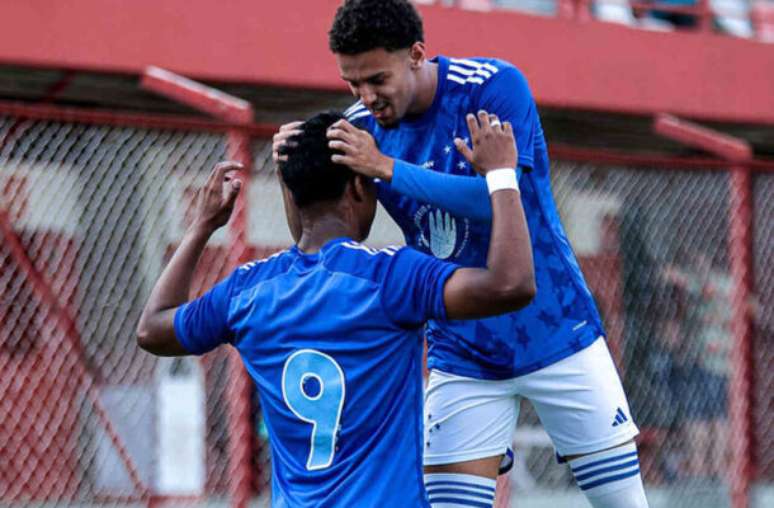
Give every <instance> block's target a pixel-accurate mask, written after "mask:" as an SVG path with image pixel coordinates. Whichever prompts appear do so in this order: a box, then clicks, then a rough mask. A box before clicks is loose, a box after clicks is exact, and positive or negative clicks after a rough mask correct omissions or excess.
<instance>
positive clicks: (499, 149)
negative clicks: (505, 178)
mask: <svg viewBox="0 0 774 508" xmlns="http://www.w3.org/2000/svg"><path fill="white" fill-rule="evenodd" d="M465 120H467V122H468V130H469V131H470V141H471V143H472V144H473V149H472V150H471V149H470V147H469V146H468V145H466V144H465V142H464V141H463V140H462V139H460V138H455V140H454V146H456V147H457V150H458V151H459V152H460V153H461V154H462V156H463V157H465V160H467V161H468V162H469V163H470V164H471V165H472V166H473V169H475V170H476V171H477V172H478V173H480V174H482V175H486V174H487V172H489V171H491V170H493V169H502V168H514V169H516V162H517V161H518V153H517V151H516V140H515V139H514V137H513V127H512V126H511V123H510V122H502V123H501V122H500V119H499V118H497V115H490V114H489V113H487V112H486V111H483V110H482V111H479V112H478V116H477V117H476V115H473V114H472V113H471V114H468V116H467V117H465Z"/></svg>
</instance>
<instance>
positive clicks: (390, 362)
mask: <svg viewBox="0 0 774 508" xmlns="http://www.w3.org/2000/svg"><path fill="white" fill-rule="evenodd" d="M456 268H457V267H456V265H454V264H451V263H448V262H443V261H440V260H438V259H435V258H433V257H431V256H427V255H425V254H422V253H420V252H417V251H416V250H414V249H411V248H409V247H404V248H401V249H398V248H387V249H382V250H379V251H376V250H373V249H370V248H368V247H366V246H364V245H362V244H360V243H356V242H354V241H352V240H349V239H346V238H340V239H336V240H332V241H330V242H328V243H327V244H326V245H325V246H323V248H322V249H321V250H320V251H319V252H318V253H317V254H304V253H302V252H301V251H300V250H298V249H297V248H295V247H293V248H291V249H290V250H288V251H284V252H281V253H279V254H276V255H274V256H272V257H271V258H268V259H266V260H263V261H256V262H252V263H248V264H247V265H244V266H242V267H240V268H238V269H237V270H235V271H234V272H233V273H232V274H231V275H230V276H229V277H227V278H226V279H225V280H223V281H222V282H220V283H219V284H217V285H216V286H214V287H213V288H212V289H211V290H210V291H209V292H207V293H206V294H205V295H203V296H202V297H200V298H198V299H196V300H194V301H192V302H190V303H187V304H185V305H183V306H182V307H180V308H179V309H178V311H177V312H176V314H175V334H176V337H177V339H178V340H179V341H180V343H181V344H182V345H183V346H184V347H185V348H186V349H187V350H188V351H189V352H191V353H192V354H203V353H205V352H207V351H210V350H212V349H213V348H215V347H217V346H218V345H220V344H224V343H227V344H230V345H231V346H233V347H234V348H236V350H237V351H238V352H239V354H240V355H241V358H242V361H243V362H244V365H245V367H246V369H247V371H248V373H249V374H250V376H251V377H252V379H253V380H254V381H255V383H256V385H257V387H258V393H259V396H260V401H261V408H262V410H263V416H264V420H265V422H266V426H267V429H268V431H269V441H270V444H271V451H272V473H273V474H272V506H273V507H275V508H280V507H282V508H284V507H292V508H304V507H310V508H311V507H315V508H317V507H351V506H366V507H367V506H373V507H383V506H387V507H403V506H424V507H429V506H430V505H429V504H428V502H427V496H426V493H425V489H424V485H423V482H422V370H423V369H422V367H423V365H422V327H423V326H424V323H425V321H426V320H427V319H430V318H437V319H443V318H444V317H445V316H446V310H445V306H444V302H443V286H444V284H445V283H446V280H447V279H448V277H449V276H450V275H451V274H452V273H453V271H454V270H455V269H456ZM247 438H248V437H247V436H245V439H247ZM396 487H398V488H396Z"/></svg>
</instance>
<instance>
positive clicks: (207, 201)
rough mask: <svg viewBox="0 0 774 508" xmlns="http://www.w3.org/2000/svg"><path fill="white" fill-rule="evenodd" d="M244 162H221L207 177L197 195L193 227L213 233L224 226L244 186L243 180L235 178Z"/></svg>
mask: <svg viewBox="0 0 774 508" xmlns="http://www.w3.org/2000/svg"><path fill="white" fill-rule="evenodd" d="M242 168H243V166H242V164H240V163H238V162H234V161H225V162H219V163H218V164H216V165H215V168H214V169H213V170H212V173H210V176H209V177H207V182H206V183H205V184H204V187H202V188H201V189H199V192H198V193H197V195H196V215H195V216H194V220H193V227H195V228H200V229H203V230H204V231H206V232H207V233H212V232H214V231H215V230H216V229H218V228H219V227H222V226H224V225H225V224H226V223H227V222H228V220H229V218H231V212H232V211H233V210H234V203H235V202H236V198H237V196H238V195H239V190H240V189H241V188H242V182H241V181H240V180H238V179H236V178H234V176H235V175H234V174H233V173H234V171H240V170H241V169H242Z"/></svg>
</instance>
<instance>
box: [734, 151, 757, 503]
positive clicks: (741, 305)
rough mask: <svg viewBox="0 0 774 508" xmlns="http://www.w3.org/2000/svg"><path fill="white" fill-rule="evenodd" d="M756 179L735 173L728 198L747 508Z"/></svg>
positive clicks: (738, 461)
mask: <svg viewBox="0 0 774 508" xmlns="http://www.w3.org/2000/svg"><path fill="white" fill-rule="evenodd" d="M751 188H752V178H751V175H750V169H749V168H747V167H744V166H735V167H733V168H732V169H731V175H730V189H729V190H730V193H729V194H730V195H729V212H730V217H729V238H728V248H729V252H730V254H731V276H732V280H733V282H734V286H733V292H732V300H731V306H732V308H731V333H732V335H733V338H734V346H735V347H734V348H732V349H731V383H730V386H729V391H730V392H731V393H732V394H733V396H731V397H729V398H728V404H729V413H730V417H731V432H730V435H731V436H732V437H731V446H732V451H733V453H732V456H731V466H732V467H731V470H732V471H733V473H734V474H733V475H732V477H731V485H730V490H731V506H733V508H747V506H749V489H750V483H751V478H752V475H753V467H752V465H753V462H752V457H751V454H752V439H753V435H752V433H753V426H752V381H751V375H752V367H753V366H752V357H751V354H752V348H751V342H752V315H751V312H750V304H751V299H752V291H753V287H752V286H753V284H752V280H753V256H752V251H753V245H752V226H753V213H752V191H751Z"/></svg>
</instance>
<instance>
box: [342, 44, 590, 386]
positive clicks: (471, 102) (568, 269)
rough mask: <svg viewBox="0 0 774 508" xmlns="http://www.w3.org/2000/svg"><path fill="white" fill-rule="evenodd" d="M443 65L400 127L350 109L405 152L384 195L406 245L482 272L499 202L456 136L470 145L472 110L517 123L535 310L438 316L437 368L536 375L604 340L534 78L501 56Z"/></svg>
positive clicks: (383, 145) (433, 355)
mask: <svg viewBox="0 0 774 508" xmlns="http://www.w3.org/2000/svg"><path fill="white" fill-rule="evenodd" d="M433 61H434V62H435V63H437V64H438V86H437V89H436V93H435V98H434V100H433V103H432V106H431V107H430V109H429V110H427V111H426V112H425V113H423V114H421V115H419V116H417V117H407V118H404V119H403V120H401V122H400V123H399V124H398V125H397V126H395V127H391V128H383V127H381V126H380V125H379V124H378V123H377V122H376V120H375V119H374V118H373V117H372V116H371V114H370V113H369V111H368V110H367V109H366V108H365V107H364V106H363V105H362V104H360V103H356V104H355V105H353V106H352V107H351V108H349V109H348V110H347V111H346V112H345V113H346V116H347V118H348V119H349V120H350V121H351V122H353V123H354V124H355V125H356V126H358V127H361V128H364V129H367V130H368V131H369V132H371V133H372V134H373V135H374V137H375V139H376V141H377V144H378V146H379V148H380V150H381V151H382V152H384V153H385V154H386V155H389V156H390V157H394V158H395V159H396V163H395V166H394V174H393V179H392V182H391V183H389V184H387V183H385V182H380V184H379V200H380V201H381V203H382V205H384V207H385V209H386V210H387V212H388V213H389V214H390V215H391V216H392V218H393V219H394V220H395V221H396V222H397V224H398V225H399V226H400V228H401V229H402V231H403V233H404V235H405V238H406V243H408V244H409V245H411V246H412V247H415V248H416V249H418V250H421V251H423V252H426V253H429V254H432V255H434V256H436V257H437V258H440V259H448V260H452V261H454V262H455V263H459V264H460V265H463V266H473V267H481V266H485V265H486V257H487V251H488V248H489V237H490V229H491V228H490V226H491V214H492V210H491V202H490V200H489V195H488V192H487V187H486V182H485V180H484V179H483V178H481V177H478V175H477V173H476V172H475V171H474V170H473V168H471V167H470V165H469V164H468V163H467V162H466V161H465V159H464V158H463V157H462V156H461V155H460V154H459V153H458V152H457V150H456V148H455V147H454V144H453V140H454V138H455V137H460V138H463V139H465V140H466V141H468V139H467V136H468V128H467V124H466V122H465V116H466V114H468V113H475V112H477V111H478V110H480V109H484V110H486V111H487V112H489V113H494V114H497V115H498V116H499V117H500V119H502V120H508V121H510V122H511V123H512V124H513V128H514V133H515V136H516V145H517V148H518V151H519V161H518V166H519V170H520V172H519V183H520V186H521V197H522V203H523V205H524V211H525V213H526V217H527V223H528V226H529V231H530V235H531V239H532V245H533V258H534V263H535V279H536V283H537V295H536V297H535V299H534V300H533V302H532V303H531V304H530V305H529V306H528V307H526V308H524V309H522V310H520V311H518V312H514V313H511V314H507V315H504V316H499V317H493V318H488V319H482V320H479V321H437V320H436V321H432V322H430V323H429V324H428V330H427V332H428V333H427V337H428V345H429V350H428V364H429V367H430V368H436V369H439V370H442V371H445V372H450V373H453V374H458V375H462V376H469V377H475V378H482V379H505V378H510V377H515V376H519V375H523V374H527V373H529V372H532V371H535V370H537V369H540V368H542V367H545V366H547V365H550V364H552V363H555V362H557V361H559V360H561V359H563V358H565V357H567V356H570V355H572V354H573V353H575V352H577V351H579V350H581V349H583V348H585V347H586V346H588V345H590V344H591V343H592V342H593V341H594V340H596V339H597V337H599V336H600V335H603V333H604V332H603V328H602V323H601V320H600V318H599V313H598V312H597V309H596V305H595V304H594V300H593V298H592V296H591V293H590V291H589V289H588V287H587V286H586V283H585V281H584V279H583V275H582V274H581V271H580V268H579V267H578V262H577V260H576V259H575V256H574V254H573V252H572V249H571V248H570V245H569V242H568V241H567V238H566V236H565V234H564V230H563V228H562V225H561V223H560V221H559V215H558V213H557V210H556V205H555V203H554V199H553V196H552V194H551V182H550V174H549V161H548V152H547V146H546V142H545V138H544V136H543V129H542V127H541V125H540V119H539V117H538V113H537V109H536V106H535V101H534V100H533V98H532V95H531V94H530V91H529V88H528V86H527V82H526V80H525V78H524V76H523V75H522V74H521V72H520V71H519V70H518V69H516V67H514V66H513V65H511V64H509V63H507V62H503V61H501V60H494V59H483V58H474V59H455V58H446V57H443V56H440V57H437V58H436V59H434V60H433ZM470 177H475V178H470Z"/></svg>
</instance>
